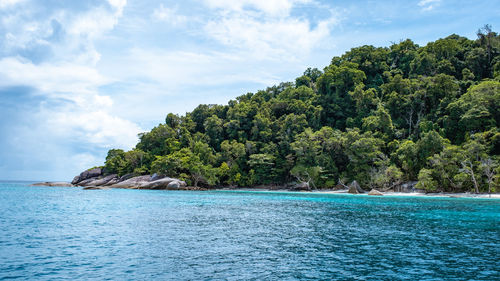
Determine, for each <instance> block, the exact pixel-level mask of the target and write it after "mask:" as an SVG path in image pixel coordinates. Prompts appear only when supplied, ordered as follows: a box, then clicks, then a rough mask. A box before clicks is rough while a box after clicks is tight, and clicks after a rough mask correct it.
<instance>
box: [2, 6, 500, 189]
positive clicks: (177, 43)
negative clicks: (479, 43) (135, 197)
mask: <svg viewBox="0 0 500 281" xmlns="http://www.w3.org/2000/svg"><path fill="white" fill-rule="evenodd" d="M498 15H500V5H499V3H498V0H491V1H488V0H483V1H470V0H467V1H465V0H407V1H383V0H351V1H347V0H338V1H333V0H331V1H323V0H228V1H225V0H198V1H191V0H186V1H168V0H151V1H139V0H107V1H106V0H101V1H99V0H79V1H70V0H66V1H60V0H0V38H1V39H0V136H1V137H0V179H4V180H9V179H10V180H12V179H19V180H70V179H71V178H72V177H73V176H74V175H76V174H77V173H79V172H80V171H81V170H83V169H85V168H88V167H92V166H95V165H102V164H103V160H104V157H105V155H106V152H107V150H108V149H110V148H122V149H130V148H132V147H133V146H134V145H135V143H136V142H137V134H138V133H139V132H143V131H147V130H150V129H151V128H152V127H153V126H155V125H157V124H158V123H160V122H163V120H164V117H165V116H166V114H167V113H168V112H174V113H179V114H184V113H185V112H186V111H191V110H192V109H193V108H194V107H195V106H196V105H198V104H200V103H218V104H226V103H227V101H228V100H230V99H232V98H234V97H236V96H238V95H241V94H244V93H247V92H255V91H256V90H259V89H264V88H266V87H267V86H272V85H274V84H276V83H279V82H281V81H293V80H294V79H295V77H298V76H300V75H301V73H302V72H303V71H304V70H305V69H306V68H307V67H318V68H320V69H322V68H323V67H324V66H326V65H328V63H329V61H330V59H331V58H332V57H333V56H335V55H340V54H342V53H343V52H345V51H346V50H348V49H349V48H351V47H354V46H359V45H364V44H371V45H375V46H389V45H390V44H391V42H398V41H399V40H402V39H406V38H411V39H413V40H414V41H415V42H417V43H418V44H420V45H425V44H426V43H427V42H429V41H433V40H436V39H438V38H442V37H445V36H447V35H449V34H452V33H457V34H460V35H463V36H467V37H469V38H474V37H475V31H476V30H477V29H478V28H479V27H482V26H483V25H484V24H487V23H488V24H491V25H492V26H493V29H494V30H496V31H498V28H499V27H500V20H499V18H500V17H499V16H498Z"/></svg>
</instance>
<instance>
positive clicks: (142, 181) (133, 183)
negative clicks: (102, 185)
mask: <svg viewBox="0 0 500 281" xmlns="http://www.w3.org/2000/svg"><path fill="white" fill-rule="evenodd" d="M150 179H151V176H149V175H146V176H138V177H133V178H130V179H128V180H124V181H121V182H118V183H115V184H113V185H111V186H110V187H115V188H141V186H143V185H146V184H147V183H149V180H150Z"/></svg>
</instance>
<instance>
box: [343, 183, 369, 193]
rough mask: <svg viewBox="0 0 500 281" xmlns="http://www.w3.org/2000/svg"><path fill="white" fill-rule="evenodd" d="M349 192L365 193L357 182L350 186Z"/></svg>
mask: <svg viewBox="0 0 500 281" xmlns="http://www.w3.org/2000/svg"><path fill="white" fill-rule="evenodd" d="M347 192H348V193H351V194H360V193H365V191H364V190H363V189H362V188H361V186H360V185H359V183H358V182H357V181H353V182H351V184H349V190H348V191H347Z"/></svg>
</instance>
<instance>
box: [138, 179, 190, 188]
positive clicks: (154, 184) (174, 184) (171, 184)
mask: <svg viewBox="0 0 500 281" xmlns="http://www.w3.org/2000/svg"><path fill="white" fill-rule="evenodd" d="M185 186H186V183H185V182H183V181H181V180H178V179H174V178H168V177H167V178H161V179H157V180H153V181H150V182H145V183H143V184H141V185H140V186H139V188H144V189H179V188H181V187H185Z"/></svg>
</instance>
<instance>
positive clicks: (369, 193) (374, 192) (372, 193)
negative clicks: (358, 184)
mask: <svg viewBox="0 0 500 281" xmlns="http://www.w3.org/2000/svg"><path fill="white" fill-rule="evenodd" d="M368 195H378V196H382V195H384V194H383V193H382V192H380V191H378V190H376V189H372V190H370V192H368Z"/></svg>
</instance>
